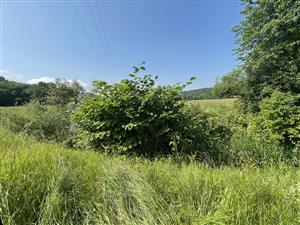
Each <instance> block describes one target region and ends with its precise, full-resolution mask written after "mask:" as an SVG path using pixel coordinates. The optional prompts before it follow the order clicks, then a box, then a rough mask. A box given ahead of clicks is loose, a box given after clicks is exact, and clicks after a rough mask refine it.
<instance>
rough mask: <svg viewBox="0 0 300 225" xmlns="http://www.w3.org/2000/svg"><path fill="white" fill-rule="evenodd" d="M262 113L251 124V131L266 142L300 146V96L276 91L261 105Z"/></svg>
mask: <svg viewBox="0 0 300 225" xmlns="http://www.w3.org/2000/svg"><path fill="white" fill-rule="evenodd" d="M259 108H260V112H259V113H257V114H256V115H255V116H254V117H253V118H252V121H251V122H250V127H249V131H250V133H251V134H252V135H253V136H258V137H260V138H263V139H265V140H266V141H267V140H269V141H275V142H277V143H281V144H282V145H283V146H286V147H289V146H296V145H299V140H300V95H292V94H285V93H282V92H280V91H274V92H273V93H272V95H271V97H269V98H265V99H264V100H262V102H261V103H260V105H259Z"/></svg>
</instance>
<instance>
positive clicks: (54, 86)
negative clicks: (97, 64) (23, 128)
mask: <svg viewBox="0 0 300 225" xmlns="http://www.w3.org/2000/svg"><path fill="white" fill-rule="evenodd" d="M82 93H84V89H83V87H82V85H81V84H80V83H79V82H78V81H76V80H72V81H67V80H63V79H56V80H55V82H50V83H45V82H39V83H37V84H25V83H21V82H16V81H9V80H7V79H5V78H4V77H1V76H0V106H16V105H23V104H25V103H28V102H30V101H32V100H37V101H39V102H40V103H48V104H60V105H63V104H66V103H68V102H70V101H71V100H73V99H74V98H78V97H79V96H80V95H81V94H82Z"/></svg>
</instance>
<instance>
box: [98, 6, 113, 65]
mask: <svg viewBox="0 0 300 225" xmlns="http://www.w3.org/2000/svg"><path fill="white" fill-rule="evenodd" d="M98 3H99V2H98V1H97V2H96V6H97V11H98V17H99V21H100V26H101V29H102V33H103V36H104V45H105V47H106V50H107V52H108V58H109V61H110V64H111V65H112V57H111V51H110V48H109V44H108V39H107V35H106V32H105V29H104V22H103V19H102V14H101V10H100V5H99V4H98ZM112 70H113V67H112Z"/></svg>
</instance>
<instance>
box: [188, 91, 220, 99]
mask: <svg viewBox="0 0 300 225" xmlns="http://www.w3.org/2000/svg"><path fill="white" fill-rule="evenodd" d="M183 95H184V96H185V97H186V98H187V99H189V100H193V99H214V98H217V97H216V96H215V95H214V94H213V93H212V88H199V89H194V90H190V91H184V92H183Z"/></svg>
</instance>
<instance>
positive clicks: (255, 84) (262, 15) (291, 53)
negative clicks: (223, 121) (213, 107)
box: [233, 0, 300, 110]
mask: <svg viewBox="0 0 300 225" xmlns="http://www.w3.org/2000/svg"><path fill="white" fill-rule="evenodd" d="M242 2H243V3H244V10H243V11H242V14H243V15H244V20H243V21H242V22H241V24H240V25H239V26H237V27H235V28H234V29H233V30H234V32H235V33H236V34H237V36H238V40H237V43H238V44H239V47H238V49H237V50H236V54H237V56H238V57H239V59H241V60H242V61H243V62H244V69H245V71H246V73H247V79H246V81H247V89H248V92H249V93H248V94H247V95H245V96H244V100H246V102H248V105H249V106H252V109H253V110H257V109H258V103H259V101H260V100H261V99H262V98H263V97H264V96H262V92H263V89H264V88H265V87H266V86H268V87H270V88H272V89H277V90H280V91H282V92H285V93H286V92H291V93H294V94H297V93H299V92H300V13H299V12H300V1H295V0H257V1H254V0H242Z"/></svg>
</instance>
